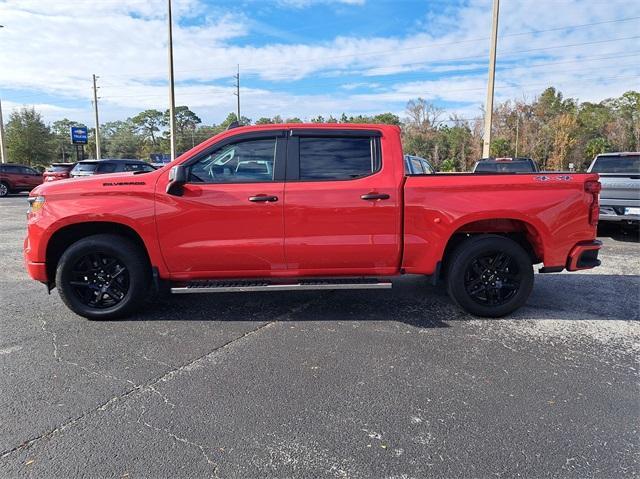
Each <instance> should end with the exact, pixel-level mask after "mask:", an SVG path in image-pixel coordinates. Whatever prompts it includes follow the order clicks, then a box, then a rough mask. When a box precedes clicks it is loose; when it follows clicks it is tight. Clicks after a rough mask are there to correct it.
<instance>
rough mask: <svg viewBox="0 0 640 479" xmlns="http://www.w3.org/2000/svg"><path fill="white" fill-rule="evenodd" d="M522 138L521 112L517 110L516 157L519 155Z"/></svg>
mask: <svg viewBox="0 0 640 479" xmlns="http://www.w3.org/2000/svg"><path fill="white" fill-rule="evenodd" d="M519 139H520V112H519V111H518V110H516V158H517V157H518V140H519Z"/></svg>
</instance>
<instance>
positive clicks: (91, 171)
mask: <svg viewBox="0 0 640 479" xmlns="http://www.w3.org/2000/svg"><path fill="white" fill-rule="evenodd" d="M153 170H155V168H154V167H153V166H151V165H150V164H149V163H147V162H146V161H141V160H127V159H110V160H84V161H79V162H78V163H76V166H74V167H73V169H72V170H71V172H70V176H71V178H77V177H79V176H91V175H102V174H105V173H121V172H123V171H145V172H148V171H153Z"/></svg>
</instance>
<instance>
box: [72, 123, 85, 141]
mask: <svg viewBox="0 0 640 479" xmlns="http://www.w3.org/2000/svg"><path fill="white" fill-rule="evenodd" d="M88 137H89V134H88V131H87V127H86V126H72V127H71V143H72V144H74V145H86V144H87V139H88Z"/></svg>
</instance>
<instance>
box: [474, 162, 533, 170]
mask: <svg viewBox="0 0 640 479" xmlns="http://www.w3.org/2000/svg"><path fill="white" fill-rule="evenodd" d="M474 172H479V173H533V172H535V167H534V166H533V163H532V162H531V161H529V160H506V161H495V160H489V161H486V160H485V161H479V162H478V164H477V165H476V168H475V170H474Z"/></svg>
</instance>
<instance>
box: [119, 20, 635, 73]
mask: <svg viewBox="0 0 640 479" xmlns="http://www.w3.org/2000/svg"><path fill="white" fill-rule="evenodd" d="M637 19H640V16H637V17H628V18H621V19H616V20H607V21H603V22H593V23H583V24H578V25H568V26H564V27H557V28H550V29H547V30H530V31H525V32H515V33H509V34H505V35H500V36H499V38H504V37H511V36H522V35H531V34H538V33H546V32H551V31H561V30H569V29H575V28H583V27H589V26H595V25H601V24H606V23H620V22H628V21H632V20H637ZM637 38H640V37H638V36H633V37H625V38H619V39H610V40H599V41H594V42H584V43H576V44H570V45H558V46H554V47H543V48H539V49H532V50H521V51H516V52H513V53H527V52H530V51H537V50H543V49H551V48H567V47H572V46H582V45H592V44H597V43H605V42H612V41H621V40H632V39H637ZM487 39H488V37H479V38H471V39H467V40H456V41H450V42H437V43H431V44H429V45H423V46H416V47H404V48H392V49H386V50H376V51H371V52H358V53H349V54H344V55H329V56H325V57H323V59H322V61H313V60H308V61H305V62H304V63H305V64H310V63H311V64H317V63H324V61H325V60H327V59H330V60H335V59H341V58H362V57H363V56H370V55H380V54H385V53H397V52H404V51H413V50H424V49H428V48H433V47H439V46H446V45H456V44H462V43H473V42H479V41H482V40H487ZM293 46H295V45H293ZM504 54H505V53H501V56H502V55H504ZM476 57H477V56H474V57H460V59H465V58H476ZM451 60H458V58H455V59H440V60H437V61H438V62H443V61H451ZM292 63H300V59H299V58H296V59H295V60H291V61H283V62H270V63H268V64H254V65H251V64H247V65H245V68H244V69H245V70H249V71H247V72H246V73H245V74H259V73H255V72H251V71H250V70H251V68H252V67H253V68H255V67H257V66H271V65H290V64H292ZM420 63H422V62H420ZM407 65H411V64H407ZM200 71H207V72H212V71H218V72H223V71H225V69H224V68H218V69H216V68H198V69H189V70H176V73H195V72H200ZM145 73H147V72H145ZM154 73H155V72H154ZM158 73H159V72H158ZM118 76H120V77H130V76H131V74H125V73H123V74H120V75H111V77H118Z"/></svg>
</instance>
